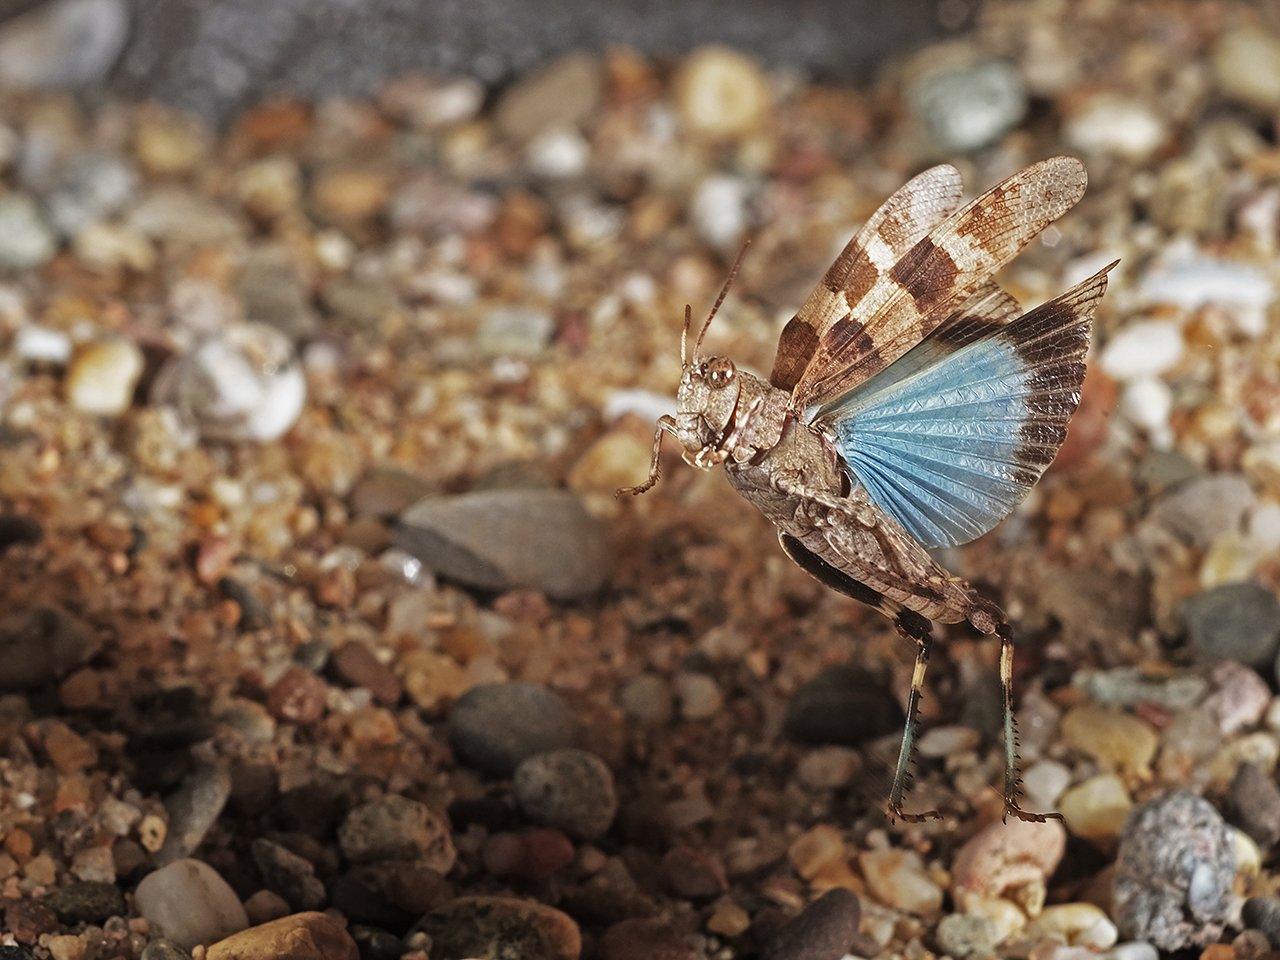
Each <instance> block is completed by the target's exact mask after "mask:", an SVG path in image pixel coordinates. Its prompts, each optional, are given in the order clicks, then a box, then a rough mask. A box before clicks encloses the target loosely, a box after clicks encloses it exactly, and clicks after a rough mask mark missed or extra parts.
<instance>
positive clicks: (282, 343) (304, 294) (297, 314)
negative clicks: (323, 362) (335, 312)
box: [210, 243, 319, 395]
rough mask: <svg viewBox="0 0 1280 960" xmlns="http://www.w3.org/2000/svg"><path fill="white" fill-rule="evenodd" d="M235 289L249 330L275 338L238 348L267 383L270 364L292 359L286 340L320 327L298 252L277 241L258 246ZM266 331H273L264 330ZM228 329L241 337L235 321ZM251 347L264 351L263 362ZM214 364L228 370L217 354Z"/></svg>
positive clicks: (253, 250)
mask: <svg viewBox="0 0 1280 960" xmlns="http://www.w3.org/2000/svg"><path fill="white" fill-rule="evenodd" d="M236 292H237V293H239V295H240V298H241V300H243V301H244V315H245V316H247V317H248V318H249V319H250V320H253V321H254V323H253V324H251V325H250V326H251V329H252V330H253V331H254V334H255V335H256V336H260V337H262V338H263V339H264V340H277V341H278V342H274V343H264V344H254V343H250V344H249V346H248V349H244V348H240V353H241V355H242V356H244V357H245V358H246V359H248V360H249V361H250V362H251V363H252V364H253V365H254V369H253V371H252V373H253V375H255V376H257V377H258V378H259V381H260V384H262V385H266V384H269V382H270V376H271V374H273V373H275V372H277V371H276V370H275V368H274V366H273V365H275V364H281V363H285V362H288V363H292V362H293V356H292V354H293V351H292V348H291V346H290V343H291V342H292V341H294V340H298V339H301V338H303V337H307V336H313V335H315V333H316V332H317V330H318V328H319V319H318V318H317V316H316V312H315V310H314V308H313V307H312V290H311V287H310V284H309V283H308V282H307V280H306V279H305V278H304V277H303V269H302V267H301V266H300V264H299V263H298V254H297V252H296V251H295V250H293V249H292V248H291V247H289V246H287V245H285V244H282V243H264V244H259V245H257V246H256V247H254V248H253V249H252V250H251V251H249V252H248V254H247V261H246V263H245V265H244V268H243V269H242V270H241V271H240V276H239V278H238V280H237V281H236ZM259 325H261V328H259ZM267 330H271V331H272V332H271V333H267ZM231 332H232V333H239V334H240V335H242V336H243V335H244V333H245V331H244V330H242V329H241V328H240V326H239V324H238V323H237V324H236V325H235V326H233V327H232V328H231ZM210 333H212V334H213V335H214V336H215V337H218V336H221V335H222V333H223V331H222V330H218V329H214V330H212V331H210ZM282 337H283V339H280V338H282ZM245 339H246V340H247V339H250V338H248V337H245ZM254 350H259V351H261V350H267V351H269V352H268V354H267V356H266V358H265V362H262V361H261V360H260V358H259V357H257V356H254V355H253V353H252V351H254ZM218 365H219V368H220V369H219V371H218V372H219V373H225V372H230V370H231V369H232V368H231V366H230V364H229V363H228V361H227V360H226V359H225V358H220V359H219V360H218ZM280 372H283V371H280ZM280 382H281V383H283V382H285V381H283V380H281V381H280ZM246 395H247V394H246Z"/></svg>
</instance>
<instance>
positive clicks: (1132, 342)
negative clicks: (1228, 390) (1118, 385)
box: [1098, 320, 1186, 382]
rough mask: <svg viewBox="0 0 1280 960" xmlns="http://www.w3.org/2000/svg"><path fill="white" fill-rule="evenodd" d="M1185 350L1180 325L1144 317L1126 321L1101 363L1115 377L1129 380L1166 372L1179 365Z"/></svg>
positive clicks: (1110, 342)
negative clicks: (1139, 319)
mask: <svg viewBox="0 0 1280 960" xmlns="http://www.w3.org/2000/svg"><path fill="white" fill-rule="evenodd" d="M1185 350H1186V341H1185V340H1184V339H1183V337H1182V330H1181V328H1180V327H1179V326H1178V324H1176V323H1174V322H1173V321H1170V320H1142V321H1138V322H1136V323H1130V324H1126V325H1125V326H1124V327H1123V328H1122V329H1121V330H1120V331H1119V332H1118V333H1116V334H1115V335H1114V336H1113V337H1112V338H1111V339H1110V340H1108V341H1107V345H1106V347H1105V349H1103V351H1102V357H1101V358H1100V359H1099V361H1098V362H1099V363H1100V364H1101V366H1102V370H1103V372H1104V373H1106V375H1107V376H1109V377H1111V379H1113V380H1119V381H1121V382H1127V381H1129V380H1136V379H1137V378H1139V377H1154V376H1159V375H1160V374H1162V373H1165V372H1166V371H1168V370H1170V369H1172V368H1173V367H1175V366H1177V364H1178V361H1180V360H1181V359H1182V355H1183V352H1184V351H1185Z"/></svg>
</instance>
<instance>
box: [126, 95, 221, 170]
mask: <svg viewBox="0 0 1280 960" xmlns="http://www.w3.org/2000/svg"><path fill="white" fill-rule="evenodd" d="M211 139H212V137H211V135H210V133H209V131H208V130H207V129H206V128H205V127H204V126H203V124H201V123H200V122H199V121H198V120H197V119H196V118H194V117H192V116H190V115H189V114H179V113H167V112H161V111H159V110H156V111H149V112H147V113H145V114H143V116H142V117H140V118H139V121H138V126H137V129H136V130H135V131H134V135H133V152H134V155H135V156H136V157H137V159H138V162H139V163H140V164H142V166H143V167H145V168H146V169H147V170H148V171H149V172H151V173H153V174H158V175H160V176H167V175H172V174H176V173H185V172H186V171H188V170H190V169H191V168H192V167H194V166H195V165H196V164H198V163H199V162H200V161H201V160H202V159H203V158H204V156H205V155H206V154H207V153H208V150H209V141H210V140H211Z"/></svg>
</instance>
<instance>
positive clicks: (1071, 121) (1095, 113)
mask: <svg viewBox="0 0 1280 960" xmlns="http://www.w3.org/2000/svg"><path fill="white" fill-rule="evenodd" d="M1062 136H1063V139H1064V140H1065V141H1066V142H1067V143H1068V144H1070V145H1071V146H1072V147H1073V148H1075V149H1076V150H1079V151H1080V152H1081V153H1084V154H1088V155H1095V156H1096V155H1108V154H1109V155H1112V156H1116V157H1120V158H1122V159H1125V160H1131V161H1134V162H1141V161H1143V160H1146V159H1148V158H1149V157H1150V156H1151V155H1152V154H1153V153H1155V151H1156V150H1158V149H1159V148H1160V147H1161V145H1162V144H1163V143H1164V142H1165V140H1166V139H1168V136H1169V131H1168V128H1167V127H1166V126H1165V123H1164V121H1163V120H1162V119H1161V117H1160V115H1159V114H1158V113H1156V112H1155V111H1154V110H1152V109H1151V108H1150V107H1148V106H1147V105H1146V104H1145V103H1142V102H1140V101H1138V100H1132V99H1129V98H1127V97H1123V96H1120V95H1119V94H1114V93H1110V92H1103V93H1097V94H1094V95H1093V96H1092V97H1090V98H1089V99H1088V100H1086V101H1085V102H1084V104H1083V105H1082V106H1081V107H1080V108H1079V109H1077V110H1076V111H1075V112H1074V113H1073V114H1072V115H1071V116H1069V117H1068V118H1067V120H1066V122H1065V123H1064V124H1063V128H1062Z"/></svg>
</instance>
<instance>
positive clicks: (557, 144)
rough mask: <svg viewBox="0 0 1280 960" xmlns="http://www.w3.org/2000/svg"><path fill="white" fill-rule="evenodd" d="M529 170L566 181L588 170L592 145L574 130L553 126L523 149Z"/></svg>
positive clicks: (541, 175)
mask: <svg viewBox="0 0 1280 960" xmlns="http://www.w3.org/2000/svg"><path fill="white" fill-rule="evenodd" d="M525 160H526V162H527V163H528V166H529V170H530V171H531V172H532V173H535V174H537V175H538V176H540V177H546V178H548V179H550V180H569V179H572V178H574V177H580V176H582V175H583V174H584V173H586V172H587V165H588V164H589V163H590V161H591V144H589V143H588V142H587V141H586V139H585V138H584V137H583V136H582V134H580V133H579V132H578V131H577V130H574V129H572V128H569V127H560V128H556V127H552V128H549V129H546V130H543V131H542V132H541V133H539V134H538V135H537V136H535V137H534V138H533V140H531V141H530V142H529V145H528V146H527V147H526V148H525Z"/></svg>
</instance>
